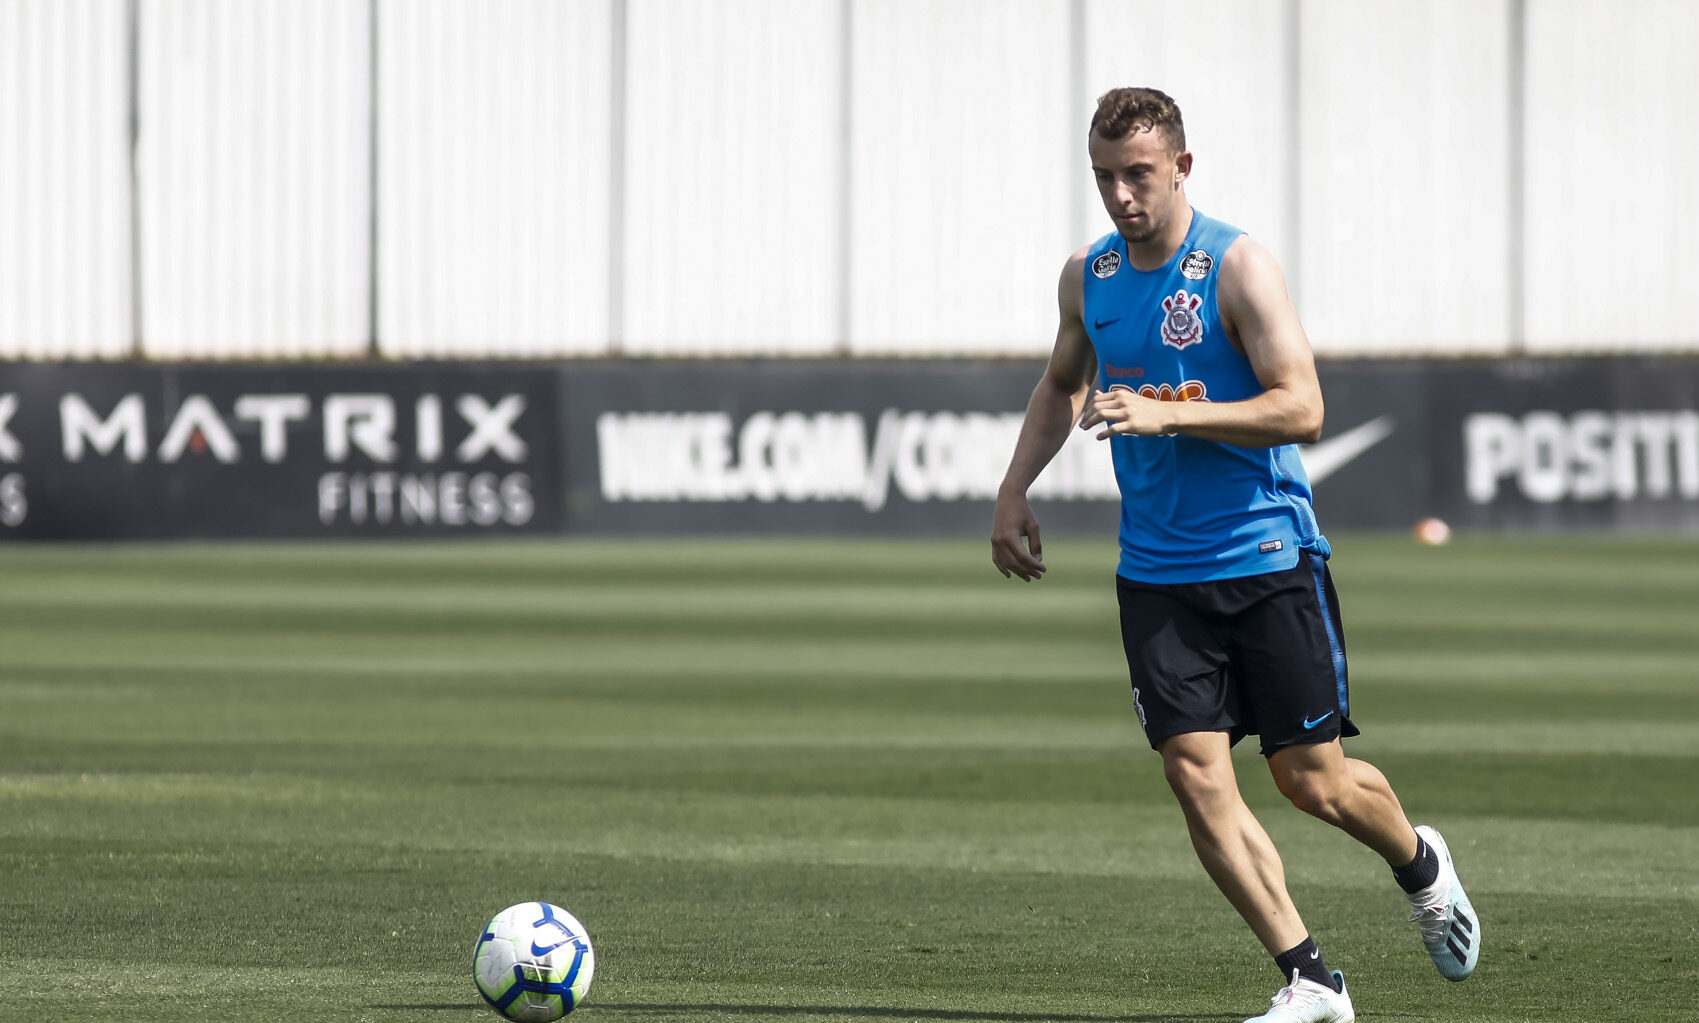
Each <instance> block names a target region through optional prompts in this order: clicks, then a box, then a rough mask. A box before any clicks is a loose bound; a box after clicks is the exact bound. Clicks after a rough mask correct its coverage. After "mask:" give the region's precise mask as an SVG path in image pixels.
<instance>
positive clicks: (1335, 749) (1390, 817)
mask: <svg viewBox="0 0 1699 1023" xmlns="http://www.w3.org/2000/svg"><path fill="white" fill-rule="evenodd" d="M1307 558H1308V561H1307V563H1306V562H1300V564H1299V565H1298V567H1297V569H1295V570H1294V571H1293V573H1291V575H1290V576H1289V578H1288V582H1289V584H1290V585H1287V586H1283V587H1276V588H1274V589H1271V591H1270V593H1269V594H1268V595H1267V596H1266V597H1265V598H1264V599H1261V600H1259V601H1257V602H1255V603H1254V604H1251V605H1248V606H1247V608H1246V610H1245V611H1244V612H1243V613H1242V614H1241V615H1240V616H1238V618H1237V619H1236V620H1235V624H1234V639H1235V641H1236V643H1237V644H1238V648H1237V649H1238V652H1237V653H1236V655H1235V669H1236V670H1239V671H1241V672H1243V673H1244V674H1245V675H1246V676H1247V678H1252V679H1255V680H1256V684H1255V685H1251V686H1247V696H1248V699H1249V700H1250V702H1251V705H1252V707H1253V708H1254V713H1255V715H1256V720H1257V725H1258V728H1259V730H1260V732H1261V734H1262V739H1263V754H1264V755H1265V756H1266V757H1267V758H1268V766H1269V770H1270V772H1271V773H1272V774H1273V775H1274V782H1275V785H1276V787H1277V788H1279V790H1280V792H1281V793H1282V794H1283V795H1285V796H1286V798H1288V799H1290V800H1291V801H1292V803H1293V805H1294V806H1296V807H1298V808H1299V809H1301V810H1303V811H1304V812H1306V813H1309V814H1311V815H1312V816H1315V817H1317V818H1319V819H1320V820H1323V821H1326V822H1327V823H1329V824H1332V825H1334V826H1335V827H1338V828H1339V829H1341V830H1343V831H1344V832H1345V833H1346V834H1348V835H1350V836H1351V837H1353V838H1355V839H1356V840H1357V841H1359V842H1361V843H1363V844H1364V845H1366V846H1368V847H1369V848H1370V849H1373V850H1374V851H1375V852H1376V853H1379V854H1380V856H1381V858H1383V859H1385V860H1386V862H1387V865H1388V866H1389V867H1391V868H1392V873H1393V877H1394V879H1395V880H1396V881H1397V882H1398V884H1399V886H1400V887H1401V888H1403V890H1404V892H1405V895H1406V897H1407V898H1408V899H1409V901H1410V904H1411V908H1412V914H1411V917H1410V919H1412V920H1415V921H1417V922H1418V923H1419V924H1420V925H1421V931H1422V944H1423V946H1424V947H1425V948H1426V949H1427V950H1428V954H1429V955H1430V956H1431V957H1432V958H1433V961H1434V964H1435V965H1436V966H1437V967H1438V968H1439V971H1440V973H1441V974H1442V975H1444V976H1445V977H1447V978H1448V979H1450V980H1462V979H1464V978H1465V977H1467V976H1469V974H1470V973H1471V972H1473V970H1474V968H1475V963H1476V960H1477V959H1478V958H1479V955H1480V922H1479V920H1478V919H1476V918H1475V915H1474V908H1473V907H1472V906H1471V905H1470V904H1469V901H1468V896H1467V895H1465V894H1464V892H1463V887H1462V885H1461V884H1460V883H1458V881H1457V878H1456V870H1455V868H1454V867H1453V866H1452V863H1451V855H1450V851H1449V850H1448V849H1447V848H1446V847H1445V842H1444V840H1443V839H1441V838H1440V836H1439V834H1438V832H1435V831H1433V829H1431V828H1427V827H1423V828H1421V829H1416V828H1413V827H1411V825H1410V821H1409V819H1408V818H1407V817H1406V816H1405V815H1404V809H1403V807H1402V806H1401V805H1400V803H1399V801H1398V796H1397V795H1396V794H1395V793H1394V792H1393V789H1392V786H1391V785H1390V784H1389V783H1388V782H1387V780H1386V777H1385V776H1384V775H1383V774H1381V772H1380V771H1379V770H1378V769H1377V768H1375V767H1374V766H1373V765H1372V764H1369V763H1367V762H1365V761H1362V760H1354V759H1352V758H1349V757H1347V756H1345V753H1344V750H1343V747H1342V746H1341V744H1340V741H1339V740H1340V738H1341V737H1342V736H1349V735H1356V734H1357V728H1356V726H1355V724H1353V723H1352V722H1351V720H1350V718H1349V713H1350V695H1349V689H1348V681H1347V679H1348V676H1347V669H1346V660H1345V643H1344V626H1343V622H1342V619H1341V616H1340V612H1339V597H1338V594H1337V593H1336V592H1335V590H1334V588H1333V580H1332V577H1331V576H1330V574H1329V573H1328V571H1327V565H1326V562H1325V561H1324V560H1323V559H1322V558H1321V557H1319V556H1317V555H1308V556H1307Z"/></svg>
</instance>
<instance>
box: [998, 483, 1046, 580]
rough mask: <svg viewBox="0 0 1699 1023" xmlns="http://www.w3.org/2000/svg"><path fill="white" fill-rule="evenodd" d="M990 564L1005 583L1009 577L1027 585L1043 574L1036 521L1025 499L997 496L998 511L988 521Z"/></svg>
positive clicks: (1019, 496) (1042, 549)
mask: <svg viewBox="0 0 1699 1023" xmlns="http://www.w3.org/2000/svg"><path fill="white" fill-rule="evenodd" d="M991 563H992V564H993V565H996V566H997V571H999V572H1001V573H1003V578H1005V579H1007V578H1009V576H1010V575H1011V574H1012V575H1018V576H1020V577H1021V578H1022V579H1023V580H1025V581H1026V582H1029V583H1030V582H1032V581H1033V580H1034V579H1037V578H1039V577H1040V576H1042V575H1043V574H1044V547H1043V545H1042V544H1040V543H1039V540H1038V518H1037V516H1035V515H1033V513H1032V505H1030V504H1028V503H1027V499H1026V497H1025V496H1022V495H1018V494H998V495H997V511H996V512H995V513H994V514H993V515H992V518H991Z"/></svg>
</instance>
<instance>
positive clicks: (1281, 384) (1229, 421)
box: [1080, 235, 1323, 448]
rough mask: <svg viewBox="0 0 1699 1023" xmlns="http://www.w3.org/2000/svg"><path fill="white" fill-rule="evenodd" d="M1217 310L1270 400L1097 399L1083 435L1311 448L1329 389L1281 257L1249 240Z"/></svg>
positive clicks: (1235, 256)
mask: <svg viewBox="0 0 1699 1023" xmlns="http://www.w3.org/2000/svg"><path fill="white" fill-rule="evenodd" d="M1220 273H1221V277H1220V280H1219V281H1218V282H1217V284H1216V306H1217V308H1218V309H1219V310H1220V313H1221V320H1222V324H1223V326H1224V327H1226V329H1227V332H1228V336H1229V337H1230V338H1232V339H1233V340H1234V341H1235V342H1236V343H1237V346H1238V347H1239V349H1240V350H1241V351H1243V352H1244V353H1245V357H1246V358H1247V359H1249V360H1250V363H1251V369H1252V371H1253V372H1254V373H1256V377H1257V382H1258V383H1260V384H1262V388H1263V390H1262V393H1261V394H1258V395H1256V396H1255V397H1252V398H1247V399H1245V400H1244V401H1223V402H1211V401H1179V402H1175V401H1157V400H1155V399H1152V398H1145V397H1142V396H1141V395H1138V394H1136V393H1134V392H1133V391H1131V390H1127V389H1124V388H1112V389H1111V390H1109V391H1100V392H1096V393H1094V394H1093V395H1092V398H1091V401H1090V403H1089V404H1088V405H1087V407H1086V414H1085V415H1084V416H1082V417H1081V419H1080V428H1081V429H1087V428H1089V427H1091V426H1094V425H1097V424H1099V423H1102V424H1105V428H1104V429H1103V430H1102V431H1100V432H1099V433H1098V435H1097V436H1098V439H1100V440H1101V439H1105V438H1107V437H1109V436H1110V435H1112V434H1116V433H1130V434H1135V435H1138V436H1155V435H1158V434H1165V433H1183V434H1187V435H1189V436H1192V437H1200V438H1202V439H1204V440H1213V441H1220V442H1221V443H1223V444H1235V445H1238V446H1239V447H1246V448H1266V447H1275V446H1277V445H1281V444H1302V443H1309V442H1312V441H1314V440H1316V439H1317V438H1319V437H1320V436H1321V422H1322V411H1323V410H1322V399H1321V384H1320V383H1319V382H1318V381H1317V380H1316V362H1315V356H1314V354H1312V353H1311V351H1310V340H1309V338H1308V337H1306V336H1305V335H1304V327H1303V324H1301V323H1299V322H1298V312H1297V310H1296V309H1294V308H1293V307H1292V299H1291V296H1289V295H1288V294H1287V293H1286V277H1285V275H1284V274H1282V273H1281V272H1280V264H1279V263H1278V262H1276V261H1275V258H1274V256H1273V254H1271V253H1270V252H1269V251H1268V250H1267V249H1265V248H1263V247H1262V246H1261V245H1260V244H1258V243H1257V242H1256V241H1254V240H1253V239H1251V238H1250V237H1249V236H1246V235H1241V236H1240V237H1239V239H1238V240H1237V241H1235V242H1234V243H1233V245H1232V247H1230V248H1229V249H1228V250H1227V252H1226V254H1225V255H1224V256H1223V257H1222V259H1221V271H1220Z"/></svg>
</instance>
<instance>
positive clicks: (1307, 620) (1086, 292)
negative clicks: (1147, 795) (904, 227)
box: [991, 89, 1481, 1023]
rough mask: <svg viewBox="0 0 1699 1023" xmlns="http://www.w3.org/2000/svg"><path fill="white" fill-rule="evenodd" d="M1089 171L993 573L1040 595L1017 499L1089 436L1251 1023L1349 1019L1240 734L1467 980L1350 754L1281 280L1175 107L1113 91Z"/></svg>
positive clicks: (1330, 591) (1438, 877) (1466, 922)
mask: <svg viewBox="0 0 1699 1023" xmlns="http://www.w3.org/2000/svg"><path fill="white" fill-rule="evenodd" d="M1088 151H1089V153H1090V156H1091V167H1092V173H1093V174H1094V175H1096V178H1097V190H1098V193H1099V194H1100V195H1101V196H1102V199H1103V207H1104V209H1105V211H1106V212H1107V213H1108V214H1109V217H1110V219H1111V220H1112V221H1113V222H1114V225H1115V230H1114V231H1112V232H1110V233H1109V234H1107V235H1105V236H1104V237H1102V238H1100V239H1098V240H1097V241H1095V242H1093V243H1092V244H1090V245H1087V246H1086V247H1085V248H1082V249H1080V250H1079V251H1078V252H1076V253H1074V254H1073V256H1071V257H1070V258H1069V259H1068V261H1067V264H1066V265H1065V266H1064V267H1063V269H1062V277H1061V282H1060V285H1059V287H1058V292H1059V294H1058V301H1059V304H1060V306H1061V324H1060V326H1059V327H1058V329H1057V332H1056V345H1055V349H1054V350H1053V351H1052V353H1051V356H1050V364H1049V366H1048V368H1047V369H1046V370H1045V372H1044V375H1043V377H1042V378H1041V379H1040V380H1039V383H1038V386H1037V388H1036V389H1035V390H1034V391H1033V394H1032V399H1031V401H1030V402H1029V404H1028V405H1027V411H1026V419H1025V422H1024V423H1023V425H1022V427H1021V432H1020V438H1019V440H1018V441H1017V442H1016V445H1015V452H1014V455H1013V457H1012V459H1011V460H1010V464H1009V470H1008V474H1007V475H1006V476H1005V478H1004V480H1003V484H1002V487H1001V489H1000V491H999V493H998V497H997V510H996V515H995V519H994V521H993V524H992V532H991V557H992V562H993V563H994V564H995V565H996V566H997V568H998V569H999V570H1000V571H1001V572H1002V573H1003V575H1004V576H1005V577H1008V576H1011V575H1012V576H1018V577H1020V578H1021V579H1023V580H1026V581H1029V582H1030V581H1032V580H1035V579H1038V578H1040V577H1041V576H1042V575H1043V574H1044V571H1045V566H1044V561H1043V551H1042V547H1041V545H1040V542H1039V531H1038V522H1037V520H1036V519H1035V518H1034V516H1033V512H1032V507H1031V506H1030V505H1029V504H1028V502H1027V497H1026V494H1027V490H1028V488H1029V487H1030V486H1031V485H1032V482H1033V480H1034V479H1036V478H1037V477H1038V474H1039V473H1040V472H1041V471H1042V470H1043V469H1044V467H1045V466H1046V465H1047V464H1049V462H1050V460H1051V458H1053V457H1054V456H1055V454H1056V452H1057V451H1058V450H1059V449H1060V448H1061V446H1062V444H1063V442H1064V441H1065V440H1066V439H1067V436H1068V431H1069V429H1070V427H1071V426H1073V425H1075V424H1077V425H1078V427H1079V428H1080V429H1082V430H1096V434H1095V435H1096V437H1097V438H1098V439H1099V440H1107V441H1108V442H1109V444H1110V450H1111V454H1112V456H1113V459H1114V463H1115V476H1116V480H1117V482H1118V483H1119V485H1120V490H1121V531H1120V547H1121V557H1120V564H1119V567H1118V569H1117V573H1116V581H1115V586H1116V592H1117V596H1118V598H1119V603H1120V617H1121V636H1122V642H1123V645H1124V646H1125V648H1126V653H1127V665H1128V669H1129V671H1130V673H1131V676H1132V689H1133V692H1132V695H1133V707H1134V710H1135V711H1136V712H1137V714H1138V718H1139V724H1140V725H1141V726H1142V727H1143V728H1144V731H1145V736H1146V738H1147V739H1148V740H1149V742H1150V745H1151V747H1152V748H1153V749H1155V750H1156V751H1157V752H1158V753H1160V754H1161V755H1162V767H1163V773H1164V775H1165V777H1166V778H1167V780H1168V784H1169V787H1170V788H1172V789H1173V791H1174V795H1175V796H1176V797H1177V798H1178V799H1179V802H1180V807H1181V809H1182V810H1183V811H1184V813H1185V817H1186V826H1187V829H1188V830H1189V831H1190V834H1191V839H1192V847H1193V848H1194V849H1195V850H1196V851H1197V855H1198V859H1199V860H1201V861H1202V863H1203V867H1204V870H1205V871H1206V872H1207V873H1208V874H1209V876H1210V878H1211V879H1212V880H1214V882H1215V884H1216V886H1217V887H1219V888H1220V889H1221V892H1222V894H1224V895H1225V896H1227V900H1228V901H1229V902H1230V903H1232V905H1233V908H1234V909H1236V910H1238V912H1239V914H1240V915H1241V916H1242V917H1244V919H1245V922H1246V923H1247V924H1249V925H1250V928H1251V930H1252V931H1253V932H1254V933H1255V934H1256V937H1257V940H1259V941H1260V942H1262V944H1263V947H1264V948H1266V949H1267V950H1268V952H1269V954H1270V955H1271V956H1273V957H1274V962H1275V965H1276V967H1277V968H1278V969H1279V970H1280V975H1281V978H1282V980H1283V981H1284V982H1285V983H1284V986H1282V987H1281V988H1280V991H1279V993H1278V994H1276V995H1275V997H1274V1000H1273V1002H1274V1004H1273V1007H1272V1008H1271V1009H1270V1010H1269V1011H1268V1012H1267V1013H1265V1014H1264V1015H1262V1016H1258V1017H1256V1019H1255V1020H1254V1021H1247V1023H1327V1021H1348V1020H1351V1019H1353V1018H1354V1015H1353V1012H1352V1009H1351V999H1350V996H1349V995H1348V994H1347V992H1346V990H1345V979H1344V977H1343V976H1342V975H1341V974H1340V973H1339V972H1338V971H1337V970H1329V969H1328V967H1327V964H1326V961H1325V960H1324V959H1323V958H1322V955H1321V951H1320V949H1318V948H1317V947H1316V943H1315V941H1314V940H1313V939H1312V938H1311V936H1310V934H1309V931H1308V930H1307V929H1306V928H1305V926H1304V924H1303V922H1302V921H1301V920H1300V919H1299V917H1298V911H1297V909H1296V908H1295V907H1294V906H1293V904H1292V899H1291V896H1290V895H1288V894H1287V891H1286V880H1285V873H1284V870H1283V868H1282V866H1281V862H1280V856H1279V854H1278V853H1277V852H1276V851H1275V848H1274V845H1273V843H1272V842H1270V840H1269V837H1268V834H1267V832H1265V831H1264V830H1263V828H1262V825H1261V824H1259V823H1258V822H1257V820H1256V818H1255V817H1254V816H1252V814H1251V812H1250V809H1249V808H1248V807H1246V805H1245V803H1244V800H1243V799H1242V798H1241V796H1240V794H1239V788H1238V782H1237V780H1236V779H1235V777H1234V774H1233V762H1232V758H1231V755H1230V751H1231V749H1232V746H1233V744H1234V743H1236V742H1238V741H1239V740H1240V739H1241V738H1243V737H1244V736H1246V735H1258V736H1260V737H1261V743H1262V753H1263V756H1264V757H1265V758H1266V759H1267V762H1268V767H1269V770H1270V771H1271V772H1272V773H1273V775H1274V780H1275V784H1276V786H1277V787H1278V788H1279V790H1280V792H1281V793H1282V794H1283V795H1284V796H1286V798H1288V799H1290V800H1291V801H1292V803H1293V804H1294V805H1296V806H1297V807H1298V808H1300V809H1302V810H1304V811H1305V812H1307V813H1310V814H1312V815H1314V816H1316V817H1318V818H1320V819H1322V820H1324V821H1326V822H1328V823H1329V824H1332V825H1334V826H1335V827H1338V828H1340V829H1342V830H1343V831H1345V833H1346V834H1348V835H1350V836H1351V837H1352V838H1355V839H1356V840H1357V841H1359V842H1361V843H1363V844H1364V845H1366V846H1368V847H1369V848H1370V849H1373V850H1374V851H1375V852H1376V853H1379V854H1380V855H1381V856H1382V857H1383V858H1385V860H1386V862H1387V863H1388V865H1390V866H1391V867H1392V874H1393V878H1394V879H1395V880H1396V881H1397V882H1398V884H1399V886H1400V887H1402V888H1403V890H1404V892H1405V894H1406V897H1407V898H1408V899H1409V902H1410V906H1411V910H1412V912H1411V914H1410V919H1412V920H1414V921H1415V922H1416V923H1417V924H1418V925H1419V928H1420V931H1421V935H1422V943H1423V945H1424V946H1425V947H1426V948H1427V950H1428V954H1429V955H1430V956H1432V958H1433V961H1434V964H1435V965H1436V966H1438V967H1439V971H1440V973H1441V974H1442V975H1444V976H1445V977H1446V978H1447V979H1450V980H1463V979H1464V978H1466V977H1468V976H1469V974H1470V973H1471V972H1473V971H1474V969H1475V962H1476V959H1477V958H1478V957H1479V954H1480V948H1481V925H1480V921H1479V919H1478V918H1477V917H1476V916H1475V912H1474V909H1473V908H1472V907H1471V906H1470V904H1469V899H1468V897H1467V896H1466V895H1465V894H1464V892H1463V886H1462V885H1461V883H1459V881H1458V879H1457V872H1456V870H1455V869H1454V868H1453V866H1452V860H1451V854H1450V852H1449V851H1448V850H1447V848H1446V845H1445V842H1444V840H1442V839H1441V838H1440V836H1439V833H1438V832H1437V831H1435V830H1434V829H1432V828H1430V827H1427V826H1422V827H1417V828H1412V827H1411V826H1410V822H1409V820H1408V819H1407V818H1406V817H1405V816H1404V811H1403V809H1402V808H1401V806H1400V805H1399V802H1398V797H1397V796H1395V795H1394V794H1393V791H1392V788H1391V787H1390V786H1389V785H1388V784H1387V781H1386V778H1385V777H1384V776H1383V775H1382V774H1381V773H1380V771H1378V770H1376V769H1375V768H1374V767H1373V766H1371V765H1369V764H1368V763H1365V762H1363V761H1361V760H1353V759H1350V758H1348V757H1346V756H1345V754H1344V752H1343V749H1342V747H1341V745H1340V739H1341V737H1344V736H1352V735H1356V734H1358V731H1357V727H1356V725H1355V724H1353V723H1352V721H1351V717H1350V703H1349V699H1348V692H1347V688H1346V669H1345V643H1344V637H1343V635H1342V632H1341V627H1340V615H1339V599H1338V597H1337V595H1336V594H1335V593H1334V588H1333V582H1332V579H1331V578H1330V577H1329V575H1328V569H1327V559H1328V556H1329V554H1330V550H1329V547H1328V543H1327V539H1326V538H1325V537H1324V536H1323V535H1322V533H1321V531H1320V529H1319V528H1318V527H1317V525H1316V518H1315V514H1314V512H1313V511H1312V510H1311V506H1310V503H1311V502H1310V485H1309V480H1308V478H1307V477H1306V476H1305V474H1304V467H1303V464H1302V462H1300V461H1299V457H1298V451H1297V449H1296V448H1295V447H1294V446H1293V445H1294V444H1297V443H1301V442H1310V441H1314V440H1315V439H1316V438H1317V437H1318V436H1319V435H1320V433H1321V424H1322V397H1321V389H1320V386H1319V384H1318V383H1317V381H1316V371H1315V360H1314V357H1313V356H1312V355H1311V353H1310V347H1309V340H1308V338H1306V337H1305V335H1304V329H1303V327H1302V326H1301V325H1300V324H1299V322H1298V315H1297V312H1296V311H1295V310H1294V309H1293V307H1292V302H1291V299H1290V298H1289V297H1288V296H1287V293H1286V283H1285V279H1284V277H1283V276H1282V274H1281V272H1280V267H1279V265H1278V264H1277V263H1276V262H1275V260H1274V257H1273V256H1271V255H1270V254H1269V252H1268V250H1267V249H1265V248H1263V247H1262V246H1261V245H1259V244H1257V243H1256V242H1255V241H1253V240H1252V239H1251V238H1249V237H1247V236H1246V235H1245V234H1244V233H1243V232H1241V231H1240V230H1239V229H1237V228H1234V227H1230V226H1228V225H1227V224H1224V223H1222V222H1220V221H1218V220H1212V219H1210V218H1209V217H1206V216H1204V215H1203V214H1202V213H1199V212H1197V211H1196V210H1194V209H1192V207H1191V205H1190V203H1188V202H1187V200H1186V188H1185V183H1186V177H1187V175H1188V174H1189V173H1190V172H1191V169H1192V154H1191V153H1189V152H1187V151H1186V134H1185V128H1184V126H1183V124H1182V122H1181V119H1180V111H1179V108H1178V107H1177V106H1175V104H1174V101H1173V100H1172V99H1170V98H1169V97H1168V96H1166V95H1164V94H1163V93H1161V92H1158V91H1156V90H1154V89H1116V90H1114V91H1112V92H1109V93H1106V94H1105V95H1104V96H1103V97H1102V98H1101V99H1099V100H1098V105H1097V112H1096V114H1095V115H1094V116H1093V117H1092V120H1091V128H1090V132H1089V136H1088ZM1094 384H1095V387H1094V386H1093V385H1094Z"/></svg>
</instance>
